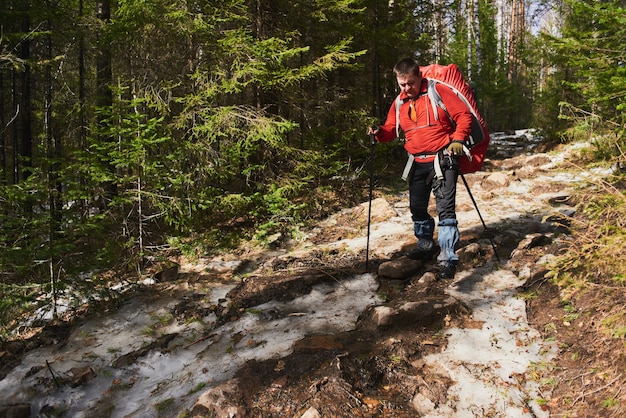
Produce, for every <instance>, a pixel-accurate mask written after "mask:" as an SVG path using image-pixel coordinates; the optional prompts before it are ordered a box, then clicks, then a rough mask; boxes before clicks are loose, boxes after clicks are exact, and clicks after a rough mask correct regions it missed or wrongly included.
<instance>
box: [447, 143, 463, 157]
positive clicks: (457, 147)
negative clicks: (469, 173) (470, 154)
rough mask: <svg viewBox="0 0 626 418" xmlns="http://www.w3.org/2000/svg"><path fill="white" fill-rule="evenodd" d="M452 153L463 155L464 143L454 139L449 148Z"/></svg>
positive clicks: (449, 152)
mask: <svg viewBox="0 0 626 418" xmlns="http://www.w3.org/2000/svg"><path fill="white" fill-rule="evenodd" d="M447 151H448V154H450V155H463V143H462V142H460V141H452V142H451V143H450V145H448V148H447Z"/></svg>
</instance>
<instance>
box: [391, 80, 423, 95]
mask: <svg viewBox="0 0 626 418" xmlns="http://www.w3.org/2000/svg"><path fill="white" fill-rule="evenodd" d="M396 80H397V81H398V86H400V90H401V91H403V92H404V94H406V95H407V97H409V98H415V97H417V96H418V94H419V92H420V85H421V84H422V77H421V76H417V75H415V74H407V75H399V76H397V77H396Z"/></svg>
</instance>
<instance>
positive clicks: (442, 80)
mask: <svg viewBox="0 0 626 418" xmlns="http://www.w3.org/2000/svg"><path fill="white" fill-rule="evenodd" d="M420 70H421V72H422V77H424V78H425V79H427V80H428V97H429V98H430V101H431V103H432V104H433V113H434V115H435V119H436V120H439V114H438V113H439V111H438V108H440V109H442V110H443V111H444V112H446V114H447V115H448V119H450V121H451V122H452V123H453V124H454V121H453V120H452V118H451V117H450V115H449V114H448V111H447V110H446V106H445V103H443V100H442V99H441V96H439V93H437V89H436V88H435V85H436V84H437V83H439V84H443V85H445V86H447V87H448V88H449V89H450V90H452V91H453V92H454V93H455V94H456V95H457V96H458V97H459V98H460V99H461V101H462V102H463V103H465V105H466V106H467V107H468V109H469V110H470V112H471V113H472V132H471V134H470V136H469V138H468V139H467V140H466V141H465V143H466V145H467V148H468V149H469V155H468V156H467V157H465V158H459V166H460V168H461V171H462V173H463V174H468V173H474V172H476V171H479V170H480V169H481V168H482V166H483V161H484V160H485V153H486V152H487V147H488V146H489V140H490V138H489V132H488V131H487V127H486V125H485V121H484V120H483V118H482V116H480V114H479V113H478V106H477V105H476V99H475V98H474V92H473V91H472V88H471V87H470V85H469V84H468V83H467V82H466V81H465V78H464V77H463V74H462V73H461V70H459V67H457V66H456V64H449V65H440V64H431V65H427V66H424V67H420ZM400 104H401V101H400V96H399V95H398V98H397V99H396V132H397V133H398V134H399V131H400V127H399V117H398V115H397V113H398V112H399V111H400Z"/></svg>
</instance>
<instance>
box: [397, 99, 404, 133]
mask: <svg viewBox="0 0 626 418" xmlns="http://www.w3.org/2000/svg"><path fill="white" fill-rule="evenodd" d="M402 103H403V101H402V99H401V98H400V95H399V94H398V96H397V97H396V138H400V108H401V107H402Z"/></svg>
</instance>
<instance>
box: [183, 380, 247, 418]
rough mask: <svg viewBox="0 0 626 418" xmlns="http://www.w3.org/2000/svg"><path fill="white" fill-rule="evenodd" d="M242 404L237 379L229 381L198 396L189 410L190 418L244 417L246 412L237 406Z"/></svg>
mask: <svg viewBox="0 0 626 418" xmlns="http://www.w3.org/2000/svg"><path fill="white" fill-rule="evenodd" d="M242 402H243V395H242V393H241V389H240V387H239V379H231V380H229V381H226V382H224V383H222V384H221V385H219V386H216V387H214V388H213V389H210V390H208V391H206V392H204V393H203V394H202V395H200V398H198V400H197V401H196V403H195V404H194V406H193V408H192V409H191V417H192V418H201V417H206V416H209V417H219V418H240V417H244V416H246V411H245V410H244V409H243V408H242V407H241V406H238V405H240V404H241V403H242Z"/></svg>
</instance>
